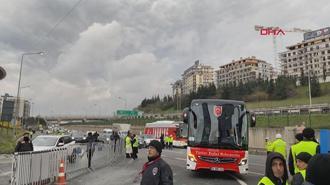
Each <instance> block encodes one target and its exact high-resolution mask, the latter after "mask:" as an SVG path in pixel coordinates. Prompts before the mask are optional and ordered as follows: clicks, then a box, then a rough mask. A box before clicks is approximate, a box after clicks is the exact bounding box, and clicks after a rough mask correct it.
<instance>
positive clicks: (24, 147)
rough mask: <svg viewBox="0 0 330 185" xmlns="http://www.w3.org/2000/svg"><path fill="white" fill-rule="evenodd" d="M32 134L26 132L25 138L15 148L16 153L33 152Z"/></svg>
mask: <svg viewBox="0 0 330 185" xmlns="http://www.w3.org/2000/svg"><path fill="white" fill-rule="evenodd" d="M29 135H30V134H29V133H28V132H25V133H24V135H23V138H22V139H21V140H19V141H18V142H17V144H16V147H15V152H29V151H33V144H32V142H31V140H30V136H29Z"/></svg>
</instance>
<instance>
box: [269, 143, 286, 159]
mask: <svg viewBox="0 0 330 185" xmlns="http://www.w3.org/2000/svg"><path fill="white" fill-rule="evenodd" d="M271 148H272V152H277V153H280V154H282V156H283V157H284V158H285V159H286V142H285V141H283V140H282V139H276V140H275V141H274V142H273V143H272V146H271Z"/></svg>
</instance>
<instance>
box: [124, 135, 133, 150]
mask: <svg viewBox="0 0 330 185" xmlns="http://www.w3.org/2000/svg"><path fill="white" fill-rule="evenodd" d="M125 143H126V148H128V147H131V146H132V145H131V138H130V137H128V136H126V138H125Z"/></svg>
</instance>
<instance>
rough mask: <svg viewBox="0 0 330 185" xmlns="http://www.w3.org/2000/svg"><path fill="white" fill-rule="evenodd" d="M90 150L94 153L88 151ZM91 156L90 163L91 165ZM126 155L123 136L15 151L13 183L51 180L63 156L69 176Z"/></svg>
mask: <svg viewBox="0 0 330 185" xmlns="http://www.w3.org/2000/svg"><path fill="white" fill-rule="evenodd" d="M89 149H90V153H91V154H92V155H89ZM89 156H91V158H90V165H89ZM124 157H125V150H124V144H123V140H122V139H120V140H118V141H117V142H116V143H115V142H114V141H111V142H110V143H106V144H104V143H92V145H90V147H88V144H73V145H70V146H67V147H60V148H56V149H52V150H45V151H33V152H21V153H15V154H14V158H13V163H12V177H11V184H12V185H30V184H48V183H51V182H54V181H55V180H56V177H57V176H58V174H59V166H60V161H61V160H64V164H65V175H66V178H67V179H70V178H73V177H76V176H78V175H81V174H82V173H86V172H87V170H88V168H90V169H96V168H101V167H104V166H107V165H111V164H113V163H114V162H116V161H119V160H121V159H123V158H124Z"/></svg>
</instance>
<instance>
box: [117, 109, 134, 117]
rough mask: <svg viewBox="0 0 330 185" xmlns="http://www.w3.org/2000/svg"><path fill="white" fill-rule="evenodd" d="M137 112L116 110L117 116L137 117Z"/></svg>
mask: <svg viewBox="0 0 330 185" xmlns="http://www.w3.org/2000/svg"><path fill="white" fill-rule="evenodd" d="M138 115H139V114H138V111H135V110H117V116H138Z"/></svg>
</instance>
